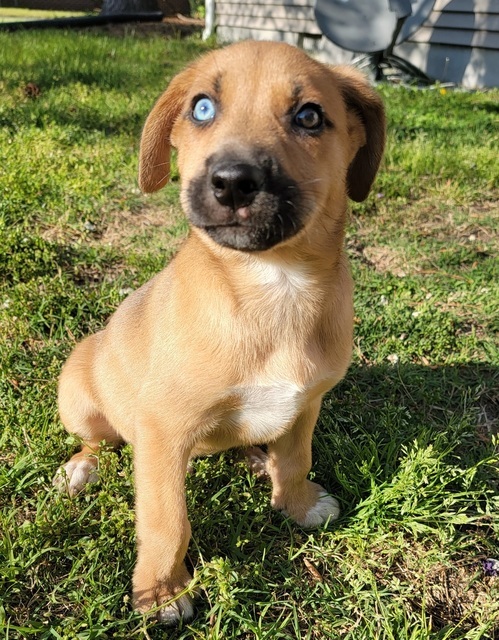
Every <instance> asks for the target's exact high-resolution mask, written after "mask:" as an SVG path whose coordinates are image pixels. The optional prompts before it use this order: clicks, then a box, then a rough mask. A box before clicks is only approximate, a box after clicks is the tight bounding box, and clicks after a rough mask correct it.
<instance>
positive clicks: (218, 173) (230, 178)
mask: <svg viewBox="0 0 499 640" xmlns="http://www.w3.org/2000/svg"><path fill="white" fill-rule="evenodd" d="M264 179H265V176H264V173H263V171H262V170H261V169H259V168H258V167H255V166H253V165H251V164H231V165H219V166H218V167H215V169H214V170H213V173H212V174H211V186H212V188H213V194H214V196H215V198H216V199H217V200H218V202H219V203H220V204H221V205H223V206H225V207H231V208H232V209H233V210H234V211H236V210H237V209H240V208H241V207H247V206H248V205H250V204H251V203H252V202H253V200H254V199H255V197H256V195H257V193H258V192H259V191H261V190H262V186H263V183H264Z"/></svg>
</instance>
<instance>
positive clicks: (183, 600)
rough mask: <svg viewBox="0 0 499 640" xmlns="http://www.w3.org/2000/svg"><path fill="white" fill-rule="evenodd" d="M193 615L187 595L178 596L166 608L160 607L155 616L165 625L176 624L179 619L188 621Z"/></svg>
mask: <svg viewBox="0 0 499 640" xmlns="http://www.w3.org/2000/svg"><path fill="white" fill-rule="evenodd" d="M193 615H194V607H193V606H192V598H191V596H189V595H187V594H184V595H182V596H180V597H179V598H177V599H176V600H175V601H174V602H172V603H171V604H169V605H167V606H166V607H161V609H160V610H159V612H158V614H157V616H158V620H159V621H160V622H163V623H164V624H167V625H174V624H177V623H178V622H179V621H180V620H181V619H182V620H190V619H191V618H192V616H193Z"/></svg>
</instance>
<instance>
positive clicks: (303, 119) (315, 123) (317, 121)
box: [293, 103, 324, 131]
mask: <svg viewBox="0 0 499 640" xmlns="http://www.w3.org/2000/svg"><path fill="white" fill-rule="evenodd" d="M293 122H294V124H295V125H296V126H297V127H300V129H307V130H308V131H317V130H318V129H320V128H321V127H322V125H323V124H324V115H323V113H322V109H321V108H320V106H319V105H318V104H311V103H309V104H305V105H303V107H302V108H301V109H300V110H299V111H298V113H297V114H296V115H295V117H294V121H293Z"/></svg>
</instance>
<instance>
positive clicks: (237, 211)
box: [139, 41, 385, 251]
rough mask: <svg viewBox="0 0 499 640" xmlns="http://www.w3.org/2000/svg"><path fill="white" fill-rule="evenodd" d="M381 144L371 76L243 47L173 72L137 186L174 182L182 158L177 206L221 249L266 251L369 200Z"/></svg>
mask: <svg viewBox="0 0 499 640" xmlns="http://www.w3.org/2000/svg"><path fill="white" fill-rule="evenodd" d="M384 139H385V118H384V111H383V106H382V103H381V100H380V98H379V96H378V95H377V93H376V92H375V91H374V90H372V89H371V88H370V86H369V85H368V83H367V81H366V80H365V79H364V77H363V76H362V75H361V74H359V73H357V72H355V71H353V70H351V69H349V68H346V67H336V68H335V67H328V66H326V65H323V64H321V63H319V62H316V61H314V60H312V59H311V58H309V57H308V56H307V55H306V54H304V53H303V52H301V51H300V50H299V49H296V48H294V47H291V46H289V45H286V44H282V43H271V42H250V41H246V42H242V43H239V44H235V45H231V46H229V47H227V48H225V49H221V50H218V51H214V52H211V53H209V54H207V55H205V56H204V57H202V58H201V59H200V60H198V61H197V62H196V63H194V64H193V65H191V66H190V67H188V68H187V69H186V70H185V71H183V72H182V73H180V74H179V75H178V76H176V77H175V78H174V79H173V80H172V82H171V84H170V86H169V87H168V89H167V90H166V91H165V93H164V94H163V95H162V96H161V97H160V98H159V100H158V102H157V103H156V105H155V106H154V108H153V110H152V111H151V113H150V115H149V117H148V119H147V121H146V124H145V127H144V131H143V134H142V141H141V149H140V168H139V183H140V186H141V188H142V190H143V191H144V192H152V191H157V190H158V189H160V188H161V187H163V186H164V185H165V184H166V182H167V181H168V177H169V169H170V164H169V162H170V160H169V158H170V147H171V146H173V147H176V148H177V150H178V164H179V169H180V174H181V178H182V194H181V199H182V204H183V207H184V209H185V212H186V214H187V216H188V217H189V219H190V221H191V223H192V224H193V225H194V226H196V227H199V228H201V229H202V230H204V231H205V232H206V233H207V234H208V235H209V236H211V238H213V239H214V240H215V241H216V242H218V243H219V244H221V245H223V246H227V247H231V248H234V249H240V250H245V251H263V250H267V249H270V248H272V247H274V246H275V245H278V244H280V243H283V242H288V241H290V240H291V239H292V238H294V237H298V236H299V235H300V234H301V233H302V231H303V230H306V229H307V228H308V227H309V226H311V225H313V224H314V221H315V222H316V223H317V221H318V220H319V219H320V218H321V217H324V216H329V217H331V216H334V212H335V211H341V212H342V211H344V207H345V201H346V197H347V195H348V196H349V197H350V198H351V199H353V200H356V201H359V202H360V201H362V200H364V199H365V198H366V197H367V194H368V192H369V189H370V187H371V184H372V181H373V180H374V177H375V175H376V172H377V169H378V166H379V163H380V160H381V156H382V153H383V147H384Z"/></svg>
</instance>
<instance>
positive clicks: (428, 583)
mask: <svg viewBox="0 0 499 640" xmlns="http://www.w3.org/2000/svg"><path fill="white" fill-rule="evenodd" d="M417 550H418V545H416V548H414V549H413V551H417ZM419 552H420V553H421V555H416V553H410V552H408V553H405V554H404V555H403V556H402V557H400V558H399V560H398V562H396V564H395V566H394V569H395V572H396V574H397V575H398V576H400V578H401V580H402V581H403V582H405V583H412V584H414V585H417V588H416V589H415V590H414V598H413V603H414V606H415V607H417V608H421V609H423V610H424V611H425V613H426V615H427V616H428V618H429V619H430V621H431V625H432V629H433V630H434V631H437V630H439V629H443V628H445V627H446V626H447V625H454V626H460V627H461V628H462V629H463V630H465V629H466V630H469V629H472V628H474V627H475V626H477V625H479V624H483V622H484V621H488V620H494V619H497V621H498V625H497V629H496V631H497V632H499V600H498V598H497V596H498V594H499V578H491V577H486V576H485V574H484V571H483V568H482V566H481V561H482V559H483V558H482V557H481V555H480V551H479V550H478V549H477V553H476V561H473V562H471V561H469V560H462V561H459V560H458V561H456V563H455V565H448V564H445V565H444V564H442V563H440V562H435V563H432V564H430V566H428V565H427V564H426V562H428V560H429V558H428V557H427V556H426V554H425V551H424V549H423V548H419ZM425 556H426V559H425ZM381 581H382V582H386V577H381ZM491 637H495V636H494V635H492V636H491Z"/></svg>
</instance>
